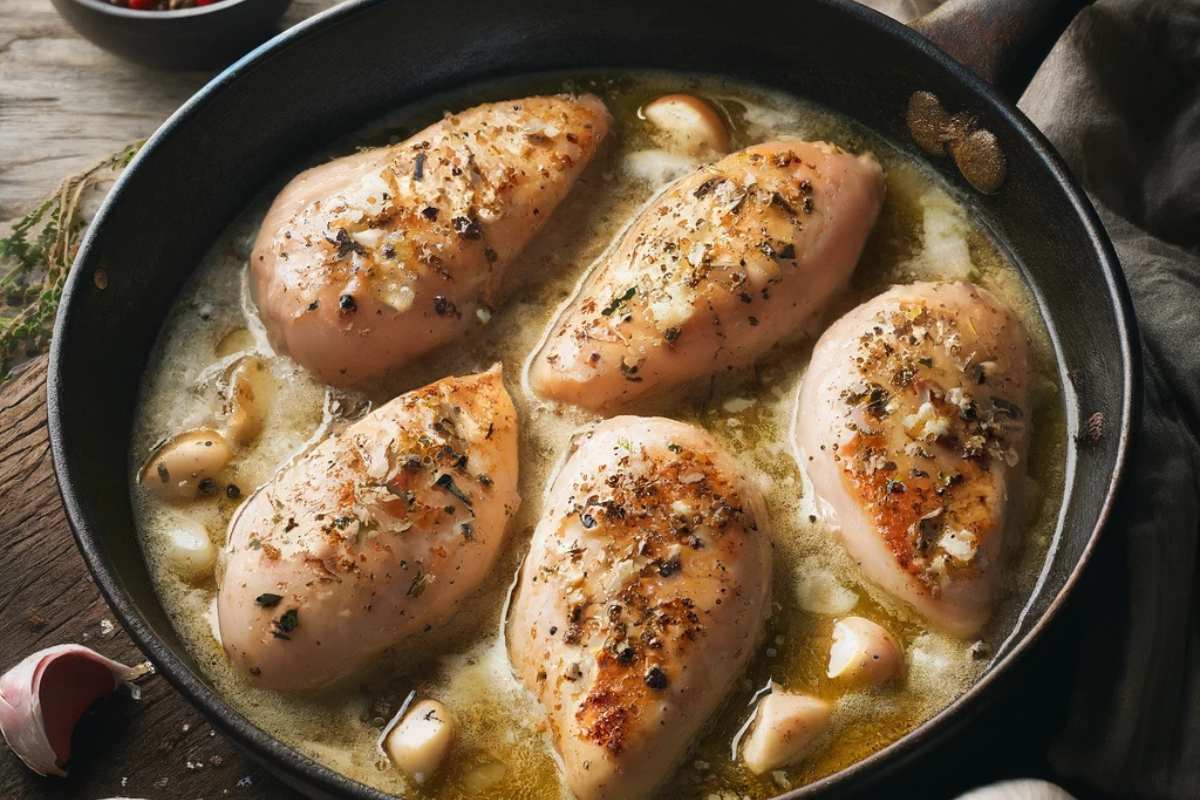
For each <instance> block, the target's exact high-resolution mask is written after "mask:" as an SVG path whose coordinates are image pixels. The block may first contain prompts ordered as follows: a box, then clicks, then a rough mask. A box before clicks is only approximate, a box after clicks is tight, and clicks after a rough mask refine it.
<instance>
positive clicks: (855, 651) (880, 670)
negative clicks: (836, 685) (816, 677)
mask: <svg viewBox="0 0 1200 800" xmlns="http://www.w3.org/2000/svg"><path fill="white" fill-rule="evenodd" d="M903 673H904V650H903V648H901V647H900V643H899V642H897V641H896V638H895V637H894V636H892V634H891V633H889V632H888V630H887V629H886V628H884V627H883V626H881V625H878V624H876V623H874V622H872V621H871V620H869V619H865V618H863V617H846V618H845V619H840V620H838V621H837V622H836V623H834V626H833V646H832V647H830V648H829V666H828V668H827V669H826V671H825V674H826V675H827V676H828V677H830V678H833V679H834V680H837V681H839V682H841V683H843V684H846V685H849V686H854V687H858V688H865V687H875V686H881V685H883V684H885V683H887V682H888V681H891V680H895V679H896V678H899V677H900V676H901V675H902V674H903Z"/></svg>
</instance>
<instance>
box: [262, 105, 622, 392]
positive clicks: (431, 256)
mask: <svg viewBox="0 0 1200 800" xmlns="http://www.w3.org/2000/svg"><path fill="white" fill-rule="evenodd" d="M608 126H609V116H608V112H607V110H606V109H605V107H604V104H603V103H602V102H601V101H600V100H599V99H598V98H596V97H593V96H591V95H582V96H578V97H572V96H566V95H559V96H555V97H528V98H525V99H522V100H511V101H505V102H502V103H491V104H487V105H482V106H477V107H475V108H472V109H469V110H467V111H464V112H462V113H460V114H455V115H452V116H447V117H446V118H445V119H443V120H441V121H440V122H437V123H435V124H434V125H431V126H429V127H428V128H426V129H425V130H423V131H421V132H420V133H418V134H417V135H416V136H413V137H412V138H410V139H408V140H407V141H405V142H403V143H401V144H398V145H395V146H392V147H385V148H380V149H376V150H367V151H365V152H362V153H358V154H356V155H352V156H347V157H345V158H339V159H337V160H335V161H331V162H329V163H327V164H322V165H321V166H319V167H314V168H313V169H310V170H308V171H306V172H303V173H301V174H300V175H298V176H296V178H294V179H293V180H292V181H291V182H290V183H289V184H288V185H287V186H286V187H284V189H283V191H282V192H280V193H279V196H278V197H277V198H275V202H274V204H273V205H272V206H271V209H270V211H269V212H268V213H267V216H266V219H264V220H263V224H262V228H261V229H260V230H259V233H258V239H257V241H256V242H255V245H254V250H253V252H252V253H251V256H250V259H251V260H250V263H251V269H252V283H251V285H252V289H253V294H254V299H255V302H256V303H257V305H258V309H259V313H260V315H261V316H262V320H263V323H264V324H265V326H266V329H267V333H268V334H269V336H270V339H271V342H272V344H273V345H274V346H275V348H276V349H277V350H279V351H281V352H285V353H288V354H290V355H291V356H292V357H293V358H294V359H296V360H297V361H299V362H300V363H301V364H303V365H304V366H305V367H307V368H308V369H309V370H310V371H312V372H313V373H314V374H315V375H316V376H317V377H318V378H319V379H320V380H322V381H324V382H326V383H330V384H336V385H351V384H357V383H361V382H362V381H364V380H367V379H369V378H373V377H376V376H378V375H381V374H383V373H386V372H387V371H389V370H391V369H394V368H396V367H399V366H401V365H403V364H404V363H406V362H408V361H410V360H412V359H413V358H415V357H417V356H419V355H421V354H422V353H425V352H427V351H429V350H431V349H432V348H434V347H437V346H438V345H441V344H444V343H446V342H448V341H450V340H452V339H454V338H455V337H457V336H459V335H461V334H462V333H463V332H464V331H465V330H467V328H468V327H469V326H470V325H472V324H476V325H477V324H479V320H478V319H477V316H476V312H477V311H479V310H485V309H488V308H489V307H490V306H492V305H494V304H496V303H497V302H499V300H500V299H501V297H500V296H501V291H502V289H503V279H504V275H505V270H506V269H507V267H508V266H509V264H510V263H511V262H512V260H513V259H514V258H515V257H516V256H517V254H518V253H520V252H521V250H522V249H523V248H524V247H525V245H526V244H527V243H528V242H529V241H530V240H531V239H532V238H533V237H534V235H536V234H537V232H538V230H539V229H540V228H541V227H542V225H543V224H544V223H545V221H546V220H547V219H548V218H549V217H550V215H551V213H553V211H554V209H555V208H556V207H557V206H558V204H559V203H560V202H561V201H562V200H563V198H564V197H566V195H567V193H568V192H569V191H570V189H571V187H572V186H573V185H574V183H575V180H576V178H578V177H579V174H580V172H582V170H583V169H584V167H586V166H587V164H588V162H589V161H591V159H592V157H593V156H594V155H595V153H596V150H597V148H598V146H599V145H600V142H601V140H603V139H604V136H605V134H606V133H607V132H608Z"/></svg>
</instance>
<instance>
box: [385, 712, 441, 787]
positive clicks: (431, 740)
mask: <svg viewBox="0 0 1200 800" xmlns="http://www.w3.org/2000/svg"><path fill="white" fill-rule="evenodd" d="M454 736H455V723H454V717H453V716H451V714H450V710H449V709H448V708H446V706H444V705H442V704H441V703H439V702H438V701H437V700H422V701H421V702H419V703H417V704H416V705H414V706H413V707H412V708H411V709H410V710H409V712H408V713H407V714H405V715H404V719H402V720H401V721H400V724H399V725H397V726H396V727H395V728H393V729H392V730H391V731H390V732H389V733H388V734H387V737H386V738H385V739H384V742H383V747H384V750H385V751H386V752H387V754H388V758H390V759H391V760H392V763H393V764H395V765H396V766H397V767H399V768H400V769H402V770H404V771H405V772H406V773H408V774H409V775H410V776H411V777H412V779H413V780H414V781H416V782H417V783H424V782H425V781H427V780H429V779H430V778H431V777H433V775H434V773H436V772H437V770H438V767H440V766H441V764H442V761H443V759H445V757H446V754H447V753H449V752H450V747H451V745H453V744H454Z"/></svg>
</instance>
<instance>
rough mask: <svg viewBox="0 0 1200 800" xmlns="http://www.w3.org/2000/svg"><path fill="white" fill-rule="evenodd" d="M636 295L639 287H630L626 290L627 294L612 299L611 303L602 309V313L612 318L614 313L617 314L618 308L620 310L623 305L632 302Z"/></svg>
mask: <svg viewBox="0 0 1200 800" xmlns="http://www.w3.org/2000/svg"><path fill="white" fill-rule="evenodd" d="M635 294H637V287H636V286H630V287H629V288H628V289H626V290H625V294H622V295H618V296H617V297H614V298H613V299H612V302H611V303H609V304H608V305H607V306H605V307H604V308H603V309H601V311H600V313H601V314H603V315H604V316H606V317H611V316H612V315H613V313H615V312H616V310H617V309H618V308H620V307H621V305H622V304H623V303H627V302H629V301H630V300H632V299H633V296H634V295H635Z"/></svg>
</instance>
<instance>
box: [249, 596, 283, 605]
mask: <svg viewBox="0 0 1200 800" xmlns="http://www.w3.org/2000/svg"><path fill="white" fill-rule="evenodd" d="M282 599H283V595H281V594H272V593H271V592H263V593H262V594H260V595H259V596H258V597H256V598H254V602H256V603H258V604H259V605H260V606H262V607H263V608H274V607H275V606H277V605H279V601H280V600H282Z"/></svg>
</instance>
